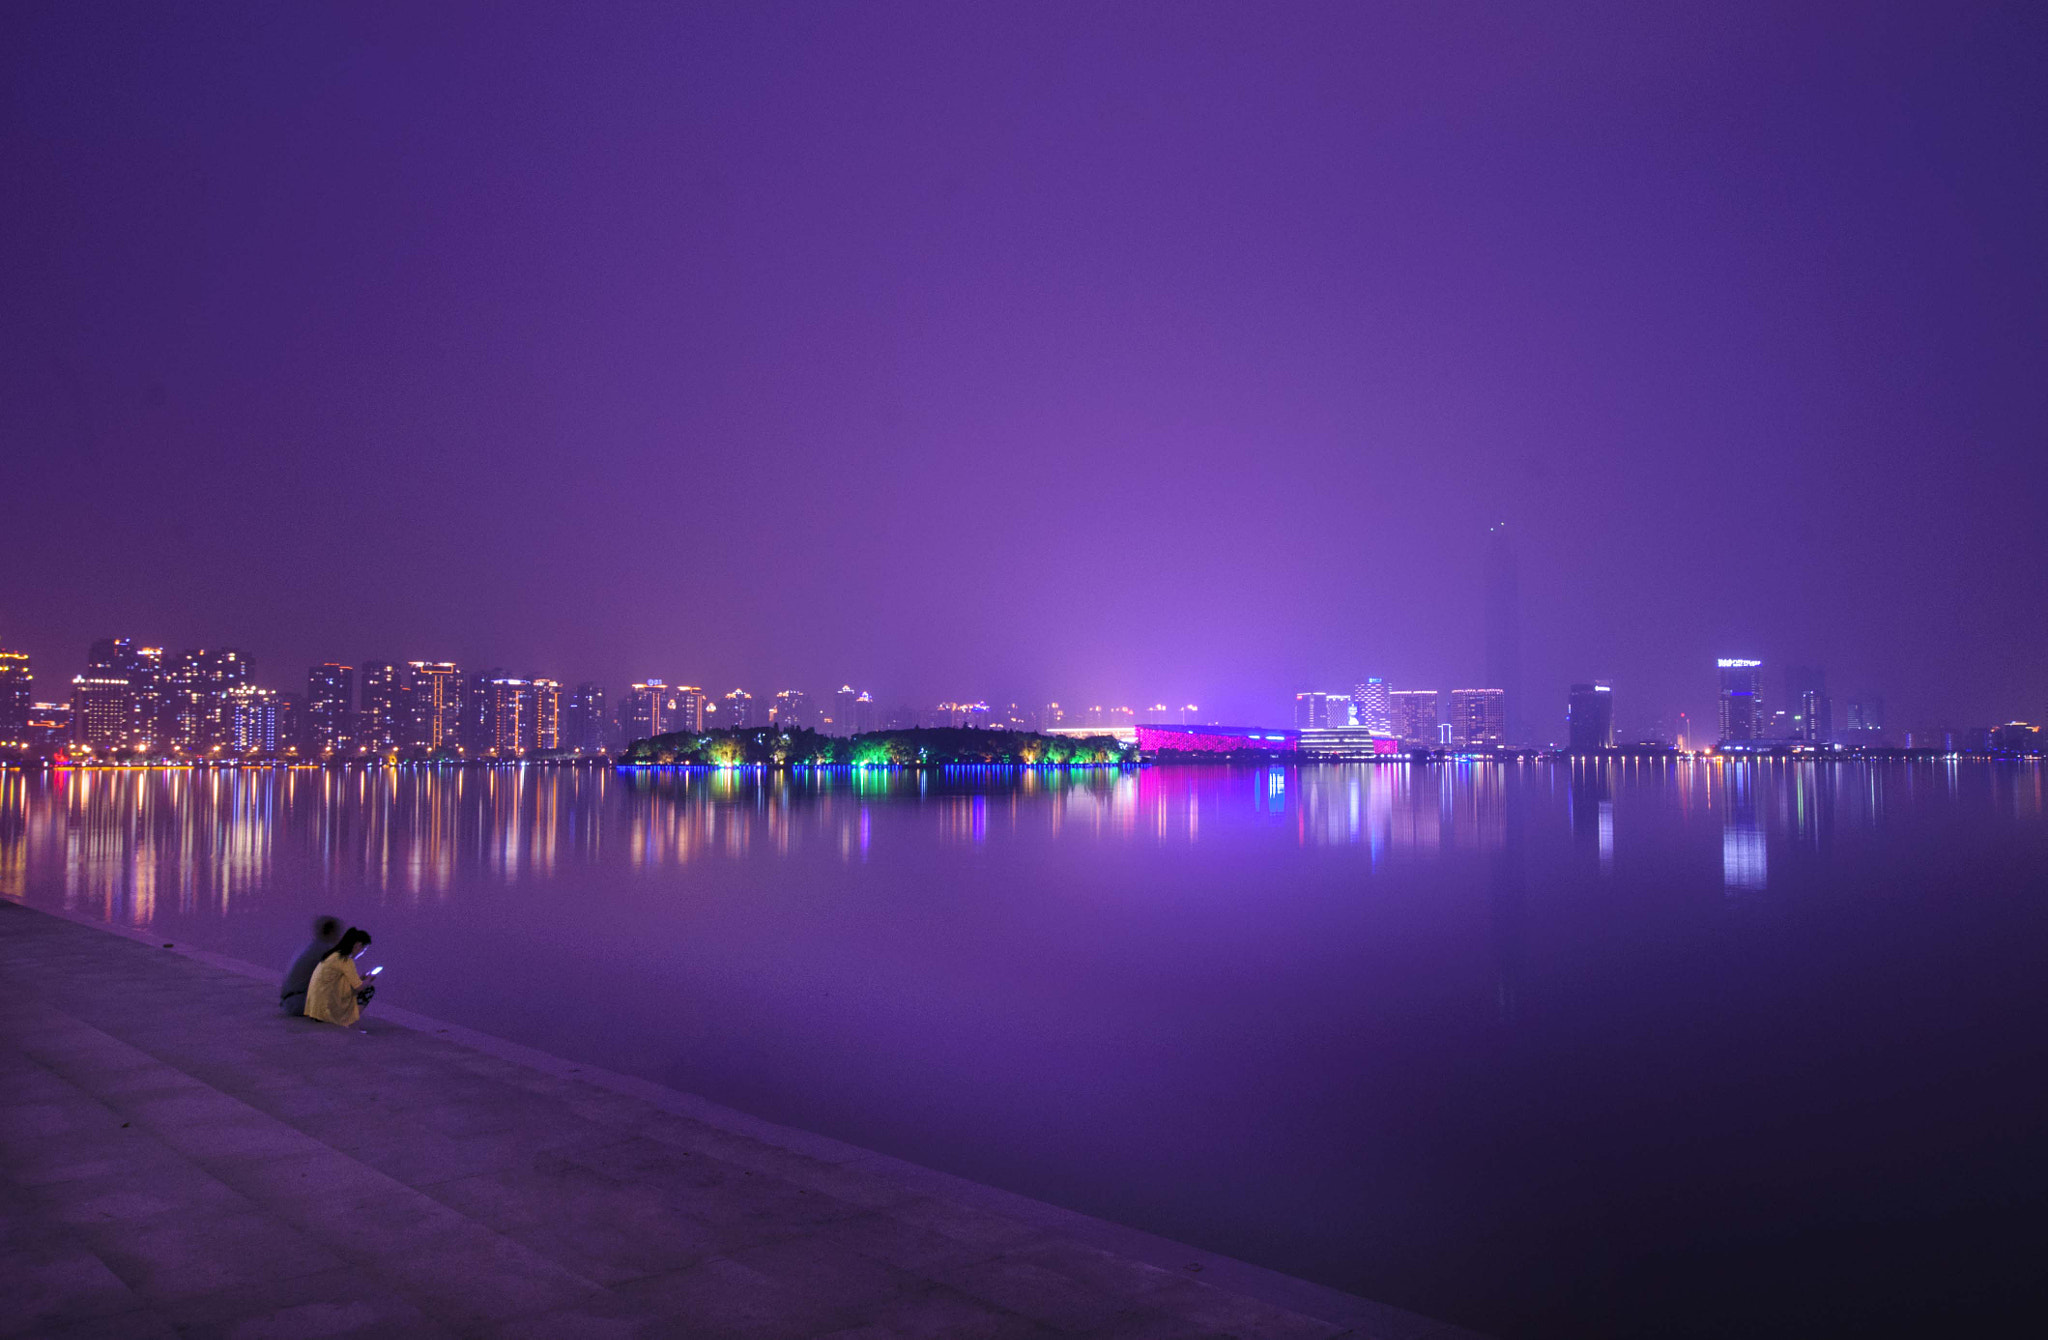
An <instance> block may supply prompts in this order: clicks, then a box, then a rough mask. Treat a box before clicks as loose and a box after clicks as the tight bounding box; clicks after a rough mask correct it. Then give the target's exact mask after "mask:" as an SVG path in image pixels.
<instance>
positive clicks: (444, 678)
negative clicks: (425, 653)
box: [402, 661, 462, 749]
mask: <svg viewBox="0 0 2048 1340" xmlns="http://www.w3.org/2000/svg"><path fill="white" fill-rule="evenodd" d="M405 687H406V693H405V697H406V722H405V726H404V730H403V735H402V743H405V744H408V745H411V746H413V747H414V748H416V749H439V748H440V747H441V746H443V745H454V744H456V743H457V742H459V741H460V739H461V736H462V673H461V671H459V670H457V669H456V667H455V663H454V662H453V661H407V662H406V664H405Z"/></svg>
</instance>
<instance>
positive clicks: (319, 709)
mask: <svg viewBox="0 0 2048 1340" xmlns="http://www.w3.org/2000/svg"><path fill="white" fill-rule="evenodd" d="M355 704H356V672H355V667H354V666H348V665H341V664H339V663H337V662H334V661H326V662H323V663H321V664H319V665H315V666H311V667H308V669H307V670H306V749H307V751H308V752H309V753H313V754H330V753H340V752H341V751H342V750H344V749H347V748H348V747H349V743H350V738H351V736H352V734H353V733H354V730H355Z"/></svg>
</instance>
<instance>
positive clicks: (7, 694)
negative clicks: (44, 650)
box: [0, 651, 35, 752]
mask: <svg viewBox="0 0 2048 1340" xmlns="http://www.w3.org/2000/svg"><path fill="white" fill-rule="evenodd" d="M34 688H35V676H34V675H33V674H32V673H30V670H29V660H28V653H27V652H25V651H0V750H7V751H11V752H20V751H22V750H25V749H27V748H28V745H29V740H28V718H29V709H30V706H31V704H33V703H34V701H35V694H34V693H33V692H32V690H33V689H34Z"/></svg>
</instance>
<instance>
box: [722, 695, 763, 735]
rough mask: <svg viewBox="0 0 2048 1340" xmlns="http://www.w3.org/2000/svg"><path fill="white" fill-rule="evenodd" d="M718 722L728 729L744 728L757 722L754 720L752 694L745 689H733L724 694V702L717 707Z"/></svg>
mask: <svg viewBox="0 0 2048 1340" xmlns="http://www.w3.org/2000/svg"><path fill="white" fill-rule="evenodd" d="M718 724H719V725H721V726H724V727H726V728H727V729H730V730H744V729H746V728H747V727H749V726H752V725H755V724H757V723H756V722H755V721H754V695H753V694H751V693H748V692H747V691H746V690H745V689H734V690H733V691H732V692H731V693H728V694H726V695H725V702H724V704H723V706H721V707H720V708H719V718H718Z"/></svg>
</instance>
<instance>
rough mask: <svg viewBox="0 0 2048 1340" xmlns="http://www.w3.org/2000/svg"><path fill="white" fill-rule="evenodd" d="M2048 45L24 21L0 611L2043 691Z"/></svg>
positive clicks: (6, 635)
mask: <svg viewBox="0 0 2048 1340" xmlns="http://www.w3.org/2000/svg"><path fill="white" fill-rule="evenodd" d="M1651 8H1656V9H1660V10H1662V11H1663V12H1650V9H1651ZM2044 27H2048V13H2044V11H2043V10H2042V9H2040V8H2039V7H2035V6H2021V5H2011V6H2003V7H1999V6H1975V5H1962V6H1941V7H1935V6H1924V7H1919V8H1918V9H1917V10H1914V9H1894V8H1884V7H1869V8H1862V7H1857V8H1853V9H1846V10H1845V9H1839V8H1835V7H1812V8H1805V9H1801V8H1799V7H1793V8H1791V9H1790V10H1789V11H1788V8H1787V7H1784V6H1765V5H1755V6H1747V5H1736V6H1724V7H1716V8H1714V9H1712V10H1711V11H1697V10H1679V9H1676V8H1670V7H1635V6H1625V5H1609V6H1571V7H1557V6H1543V7H1535V8H1529V9H1527V10H1515V9H1512V8H1509V7H1485V8H1476V7H1466V6H1459V5H1444V6H1402V7H1381V6H1370V5H1360V4H1355V3H1344V4H1329V5H1322V4H1308V3H1300V4H1288V5H1283V6H1263V5H1249V4H1245V5H1236V6H1198V5H1189V4H1180V3H1175V4H1120V5H1115V6H1086V5H1057V4H1033V5H1028V6H1009V7H998V6H963V5H930V6H925V5H914V4H890V5H887V6H836V7H828V6H821V5H809V4H799V5H789V6H775V5H765V4H750V5H721V6H702V7H684V6H664V7H654V8H634V9H629V8H625V7H609V6H607V7H600V8H588V7H565V6H557V5H541V4H507V5H494V6H489V7H476V8H470V9H463V8H460V7H455V6H431V7H426V6H380V5H350V6H314V5H307V6H269V5H250V6H237V5H228V4H221V5H208V6H203V7H164V6H147V5H119V4H100V5H90V6H81V5H64V4H34V3H19V4H12V5H8V6H6V7H5V9H4V11H0V69H4V71H5V80H6V85H7V97H6V99H5V101H4V104H0V105H4V111H0V180H4V181H5V182H6V183H7V206H6V208H5V209H0V248H4V254H5V255H6V256H7V258H8V275H9V277H8V284H7V298H6V313H7V317H6V320H5V321H4V322H0V543H4V553H5V561H4V565H0V647H5V648H12V649H17V650H23V651H26V652H28V653H29V654H30V655H31V656H32V658H33V662H34V669H35V676H36V684H35V696H36V697H37V698H38V699H52V700H55V699H61V698H63V697H64V695H65V693H66V691H67V690H68V686H69V681H70V678H71V676H72V675H73V674H75V673H77V672H79V671H80V670H81V669H82V668H83V666H84V661H85V650H86V648H87V647H88V645H89V644H90V643H92V642H93V641H94V640H96V639H99V638H107V637H133V638H135V639H137V641H138V642H140V643H144V644H147V645H151V646H163V647H168V648H173V649H180V648H214V649H218V648H223V647H230V648H236V649H238V650H239V651H240V652H241V653H242V655H243V656H244V657H246V659H247V661H248V663H249V664H250V666H252V667H253V670H252V677H253V679H254V681H255V682H257V683H259V684H262V685H266V686H268V687H271V688H275V689H281V690H289V691H292V692H302V691H304V689H305V687H306V674H307V667H308V666H310V665H314V664H316V663H320V662H325V661H337V662H346V663H349V664H351V665H358V666H359V665H362V664H364V663H367V662H375V661H391V662H406V661H412V660H425V661H430V662H442V661H448V662H455V663H458V664H460V665H461V666H462V667H464V668H465V670H470V669H474V670H477V671H483V670H488V669H491V668H494V667H496V668H500V669H501V670H502V672H503V673H504V674H506V675H507V676H512V677H520V678H527V679H532V678H545V679H551V680H556V681H560V682H561V683H563V684H566V685H574V684H577V683H579V682H583V681H595V682H598V683H602V684H605V685H607V686H609V687H610V689H611V692H612V694H613V701H614V702H616V701H617V695H618V694H620V693H622V692H624V691H625V689H626V687H627V686H628V685H629V684H631V683H632V682H635V681H644V680H648V679H651V678H657V677H662V678H666V679H668V680H669V681H670V682H672V683H686V684H692V685H702V686H705V688H706V689H707V690H709V691H711V692H714V693H716V694H718V695H721V701H723V699H722V695H724V694H726V693H728V692H729V691H731V690H732V689H733V688H734V687H735V686H741V687H744V688H745V689H746V690H748V691H749V692H750V693H751V694H753V695H754V698H755V700H756V701H759V702H762V703H766V702H768V701H769V700H770V699H772V697H773V695H774V694H775V693H777V692H779V691H781V690H785V689H790V688H797V689H801V690H803V691H805V692H807V693H809V694H811V695H813V696H814V697H815V698H816V699H817V700H818V701H820V702H823V701H824V700H825V699H826V698H827V697H829V695H830V694H831V693H832V692H833V690H835V689H836V688H837V687H838V686H839V685H841V684H843V683H846V684H852V685H856V686H858V687H860V688H861V689H864V690H868V691H871V692H872V693H873V694H874V695H875V698H876V700H877V701H878V702H881V703H884V704H888V705H891V706H893V705H895V704H899V703H902V704H915V705H918V706H920V707H925V706H929V705H930V704H933V703H937V702H941V701H948V700H964V699H969V698H972V699H986V700H988V701H990V702H992V703H1008V702H1013V701H1014V702H1018V703H1022V704H1026V705H1029V706H1033V707H1036V706H1037V705H1040V704H1043V703H1045V702H1047V701H1049V700H1058V701H1061V702H1068V703H1080V704H1093V703H1102V704H1128V705H1131V706H1133V707H1136V708H1138V709H1139V710H1140V712H1141V714H1142V713H1143V712H1144V709H1146V708H1149V707H1150V706H1151V705H1152V704H1153V703H1159V702H1163V703H1168V704H1171V705H1173V706H1174V707H1176V708H1178V707H1179V706H1180V705H1182V704H1186V703H1195V704H1199V705H1200V706H1201V708H1202V711H1201V716H1202V717H1203V718H1204V719H1207V720H1211V721H1225V722H1237V723H1241V724H1261V723H1278V724H1285V723H1287V722H1288V721H1289V719H1290V714H1291V713H1292V710H1293V703H1294V701H1295V695H1296V694H1297V693H1300V692H1303V691H1309V690H1328V691H1338V690H1349V689H1350V688H1351V687H1352V686H1354V685H1357V684H1361V683H1363V682H1365V681H1367V680H1368V679H1378V680H1381V681H1382V682H1383V683H1384V684H1385V685H1386V686H1387V687H1388V688H1389V690H1391V691H1399V690H1406V689H1414V688H1431V689H1440V690H1445V691H1448V690H1452V689H1459V688H1478V687H1512V688H1516V689H1518V690H1519V693H1518V695H1516V696H1518V697H1519V701H1515V700H1514V698H1513V697H1511V699H1510V702H1509V704H1508V708H1507V713H1508V720H1509V723H1510V728H1511V729H1513V728H1514V726H1515V725H1516V724H1517V723H1519V725H1520V728H1521V729H1522V730H1523V731H1524V732H1525V733H1526V735H1527V736H1528V737H1529V738H1531V739H1533V740H1536V741H1542V740H1563V739H1564V738H1565V732H1566V726H1565V707H1566V703H1567V699H1568V695H1569V693H1570V692H1571V686H1572V685H1574V684H1580V685H1591V684H1594V683H1598V684H1604V685H1611V686H1612V690H1611V691H1612V703H1611V711H1612V713H1613V729H1614V730H1615V732H1616V733H1617V734H1618V735H1619V736H1620V737H1621V738H1623V739H1628V738H1631V737H1633V736H1635V735H1637V734H1640V733H1643V732H1645V731H1647V730H1649V729H1651V728H1652V727H1653V726H1656V725H1658V724H1660V723H1661V724H1662V725H1663V726H1664V728H1665V729H1666V730H1667V731H1668V730H1669V729H1670V723H1671V722H1673V721H1674V720H1675V717H1676V714H1677V713H1679V712H1684V713H1686V714H1687V716H1688V717H1689V720H1690V722H1691V723H1692V731H1693V735H1694V737H1695V738H1696V739H1703V740H1710V739H1712V738H1714V736H1715V735H1716V733H1717V730H1718V724H1717V714H1718V712H1719V711H1720V706H1719V702H1720V698H1719V695H1720V693H1721V689H1722V685H1721V683H1720V680H1719V679H1718V677H1717V674H1716V663H1717V660H1718V659H1721V658H1742V659H1759V660H1761V661H1762V662H1763V663H1764V672H1763V678H1762V687H1761V694H1762V698H1763V706H1764V708H1765V709H1766V710H1789V709H1790V707H1791V700H1790V699H1788V697H1787V695H1788V694H1796V693H1798V692H1800V691H1801V690H1800V689H1799V687H1798V685H1799V684H1800V683H1809V682H1810V683H1819V682H1821V681H1818V680H1795V681H1793V682H1790V683H1788V682H1787V681H1786V680H1785V679H1784V678H1783V676H1784V674H1785V672H1786V671H1787V670H1789V669H1792V668H1794V667H1797V668H1800V669H1801V671H1802V673H1805V672H1808V671H1811V672H1816V673H1819V674H1824V677H1825V678H1824V687H1825V693H1826V695H1827V696H1828V697H1829V698H1830V699H1831V701H1832V703H1833V711H1834V713H1835V721H1834V724H1835V725H1836V726H1837V727H1841V726H1845V725H1847V724H1848V723H1847V722H1846V721H1845V720H1844V719H1843V718H1844V714H1845V711H1846V705H1847V704H1849V703H1851V702H1857V703H1866V702H1873V701H1875V700H1878V699H1883V700H1885V702H1886V703H1887V704H1888V705H1889V706H1888V712H1889V723H1890V726H1891V727H1892V728H1894V730H1895V731H1896V732H1897V733H1898V734H1899V735H1900V736H1901V737H1903V736H1904V735H1905V733H1906V732H1908V731H1911V730H1914V729H1916V728H1917V727H1919V726H1921V725H1922V724H1923V723H1940V724H1944V725H1954V726H1958V727H1960V726H1965V725H1981V724H1985V723H1996V722H2004V721H2008V720H2012V719H2021V720H2028V721H2032V722H2035V723H2039V722H2041V721H2042V719H2043V717H2044V716H2048V657H2044V656H2043V655H2042V654H2041V653H2042V650H2043V647H2044V645H2048V613H2044V603H2043V601H2042V600H2041V598H2040V586H2041V581H2042V572H2043V569H2044V560H2048V539H2044V533H2048V532H2044V526H2043V524H2042V520H2043V507H2044V503H2048V452H2044V450H2043V445H2042V444H2043V440H2044V433H2043V429H2044V426H2048V424H2044V419H2048V380H2044V379H2043V378H2042V376H2041V367H2042V354H2043V348H2044V336H2048V252H2044V250H2043V248H2042V247H2041V245H2040V239H2041V238H2042V237H2043V236H2048V192H2044V191H2043V189H2042V184H2041V183H2042V174H2041V164H2042V163H2043V162H2044V161H2048V143H2044V140H2048V135H2044V95H2043V92H2042V90H2043V88H2044V87H2048V80H2044V79H2043V78H2042V69H2041V58H2040V57H2041V52H2042V51H2043V49H2044V38H2048V32H2044ZM1501 537H1504V538H1501ZM1490 545H1495V546H1502V545H1504V546H1505V552H1506V553H1508V554H1509V555H1511V557H1512V568H1511V573H1512V576H1513V579H1514V581H1513V592H1512V594H1513V610H1514V623H1513V626H1512V627H1507V626H1503V625H1501V624H1500V622H1499V620H1498V618H1496V617H1495V615H1497V613H1498V611H1499V606H1500V593H1501V590H1502V587H1501V584H1500V575H1501V572H1502V568H1501V560H1500V558H1499V557H1498V554H1499V552H1500V551H1499V549H1496V551H1495V553H1496V556H1495V557H1494V558H1491V559H1490V558H1489V546H1490ZM1503 658H1507V659H1505V660H1504V659H1503ZM1502 666H1507V667H1509V668H1510V669H1511V670H1512V672H1513V673H1514V675H1515V676H1516V677H1517V680H1518V683H1517V684H1516V685H1514V686H1503V685H1499V684H1488V683H1485V682H1484V681H1485V680H1487V678H1488V677H1489V675H1490V674H1491V673H1496V672H1498V671H1499V669H1500V668H1501V667H1502ZM1759 729H1764V728H1763V727H1759Z"/></svg>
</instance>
